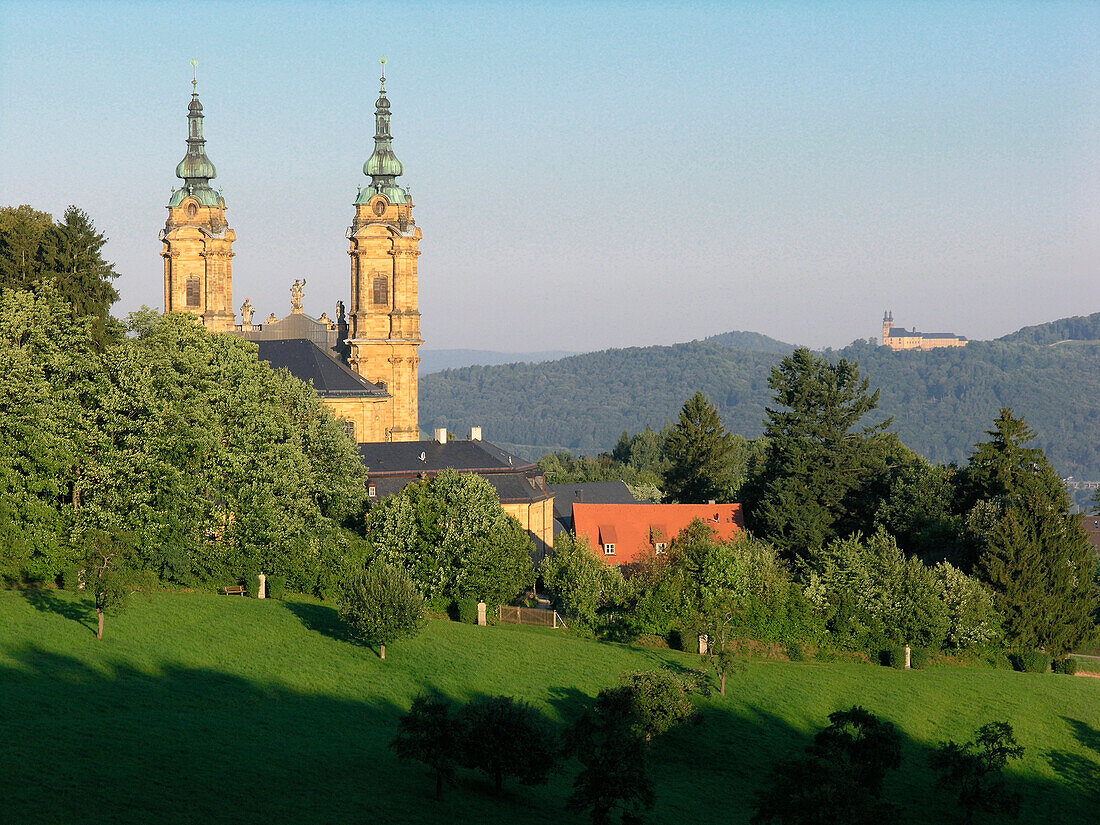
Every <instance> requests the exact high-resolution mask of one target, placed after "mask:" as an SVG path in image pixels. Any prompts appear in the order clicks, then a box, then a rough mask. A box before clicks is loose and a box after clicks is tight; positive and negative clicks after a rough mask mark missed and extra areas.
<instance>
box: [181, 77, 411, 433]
mask: <svg viewBox="0 0 1100 825" xmlns="http://www.w3.org/2000/svg"><path fill="white" fill-rule="evenodd" d="M382 68H383V72H382V78H381V84H382V87H381V90H380V92H379V96H378V100H377V101H376V102H375V113H374V118H375V132H374V152H373V154H371V156H370V158H369V159H368V160H367V162H366V163H365V164H364V165H363V172H364V174H366V175H368V176H369V177H370V184H369V185H368V186H365V187H360V190H359V195H358V197H357V198H356V200H355V214H354V216H353V217H352V222H351V226H350V227H349V228H348V230H347V233H346V237H347V239H348V241H349V242H350V248H349V250H348V255H349V257H350V261H351V301H350V306H349V307H348V308H347V311H345V307H344V305H343V302H338V303H337V306H336V311H335V318H329V317H328V313H322V315H321V317H320V318H312V317H310V316H308V315H306V314H305V310H304V307H303V296H304V291H305V286H306V282H305V281H304V280H296V281H295V282H294V285H293V286H292V288H291V296H292V297H291V313H290V315H288V316H286V317H285V318H283V319H281V320H280V319H277V318H276V317H275V314H274V313H272V314H271V315H270V316H269V317H268V319H267V320H266V321H264V322H263V323H260V324H254V323H253V322H252V321H253V315H254V312H255V310H254V309H253V307H252V305H251V303H250V302H249V301H245V302H244V304H242V305H241V307H240V313H241V322H240V323H237V321H236V314H235V312H234V309H233V256H234V252H233V241H234V240H236V237H237V236H236V233H234V231H233V230H232V229H231V228H230V226H229V223H228V221H227V220H226V214H225V213H226V204H225V198H223V197H222V195H221V193H220V192H217V191H215V190H214V189H213V188H212V187H211V186H210V181H211V180H213V179H214V178H215V177H216V176H217V170H216V169H215V167H214V164H213V163H212V162H211V160H210V158H209V157H207V155H206V139H205V137H204V136H203V117H204V116H203V109H202V103H201V102H200V101H199V94H198V84H197V81H196V80H192V92H191V103H190V105H189V106H188V108H187V124H188V127H187V153H186V154H185V155H184V158H183V160H181V161H180V163H179V165H178V166H177V167H176V177H178V178H180V179H182V181H183V185H182V186H180V187H179V188H178V189H176V190H175V191H173V193H172V196H171V199H170V200H169V201H168V220H167V221H166V222H165V225H164V230H163V231H162V232H161V234H160V240H161V243H162V250H161V257H163V259H164V311H165V312H187V313H191V314H193V315H195V316H197V318H198V319H199V320H200V321H201V322H202V324H203V325H204V326H206V327H207V328H208V329H209V330H211V331H212V332H228V333H231V334H236V335H241V336H243V337H244V338H246V339H248V340H251V341H255V342H256V343H257V344H258V345H259V347H260V357H261V358H262V359H264V360H266V361H268V362H269V363H271V364H272V366H274V367H284V368H286V369H288V370H290V372H291V373H292V374H294V375H295V376H297V377H299V378H302V379H303V380H309V381H312V382H313V385H314V388H315V389H316V390H317V393H318V395H319V396H320V397H321V399H322V401H324V403H325V404H326V405H328V406H329V408H330V409H332V411H333V412H334V413H335V414H336V415H337V416H339V417H341V418H343V419H344V421H345V422H346V423H345V426H346V427H347V429H348V432H349V434H350V435H352V437H353V438H354V439H355V440H356V441H357V442H360V443H366V442H392V441H418V440H419V439H420V427H419V419H418V414H419V409H418V407H419V384H418V365H419V363H420V358H419V356H418V350H419V347H420V345H421V344H422V343H423V341H422V340H421V338H420V312H419V309H418V283H417V257H418V256H419V255H420V251H419V245H420V238H421V232H420V229H419V227H417V225H416V223H415V221H414V220H413V203H412V197H411V196H410V194H409V190H408V189H402V188H401V187H400V186H398V185H397V180H396V179H397V178H398V177H400V176H401V175H402V174H403V173H404V167H403V166H402V164H401V161H399V160H398V159H397V156H396V155H395V154H394V152H393V137H392V135H391V133H390V102H389V100H388V99H387V97H386V75H385V61H383V65H382Z"/></svg>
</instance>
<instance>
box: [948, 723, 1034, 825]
mask: <svg viewBox="0 0 1100 825" xmlns="http://www.w3.org/2000/svg"><path fill="white" fill-rule="evenodd" d="M1023 754H1024V749H1023V748H1022V747H1021V746H1020V745H1019V744H1018V743H1017V742H1016V736H1015V734H1014V733H1013V730H1012V726H1011V725H1010V724H1008V722H990V723H988V724H986V725H982V726H981V727H980V728H978V731H977V736H976V737H975V740H974V741H973V742H966V743H964V744H962V745H960V744H958V743H956V742H953V741H947V742H941V743H940V746H939V748H937V750H936V751H935V753H933V754H932V756H931V758H930V762H931V764H932V767H933V769H935V770H936V771H937V772H938V773H939V779H938V780H937V784H939V786H940V787H942V788H945V789H947V790H949V791H952V792H953V793H955V794H956V795H957V799H958V803H959V807H961V808H962V811H963V814H962V821H963V822H964V823H966V825H970V823H971V822H973V821H974V815H975V814H976V813H978V812H980V811H986V812H988V813H991V814H998V815H1000V816H1007V817H1011V818H1012V819H1016V818H1017V817H1019V815H1020V795H1019V794H1018V793H1013V792H1010V791H1009V790H1008V789H1007V787H1006V786H1005V781H1004V776H1003V773H1002V772H1003V770H1004V767H1005V765H1007V764H1008V760H1009V759H1019V758H1020V757H1022V756H1023Z"/></svg>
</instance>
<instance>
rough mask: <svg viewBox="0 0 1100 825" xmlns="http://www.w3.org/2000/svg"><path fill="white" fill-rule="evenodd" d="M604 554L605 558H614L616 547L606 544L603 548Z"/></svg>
mask: <svg viewBox="0 0 1100 825" xmlns="http://www.w3.org/2000/svg"><path fill="white" fill-rule="evenodd" d="M603 554H604V555H605V556H614V555H615V545H614V544H605V545H604V546H603Z"/></svg>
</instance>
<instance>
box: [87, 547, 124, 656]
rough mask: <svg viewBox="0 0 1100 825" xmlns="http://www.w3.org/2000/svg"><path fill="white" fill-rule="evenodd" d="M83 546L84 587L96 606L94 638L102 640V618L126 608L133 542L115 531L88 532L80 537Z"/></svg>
mask: <svg viewBox="0 0 1100 825" xmlns="http://www.w3.org/2000/svg"><path fill="white" fill-rule="evenodd" d="M83 540H84V546H85V555H84V560H85V568H84V585H85V589H86V590H87V591H88V592H89V593H91V595H92V599H93V601H94V602H95V612H96V617H97V618H98V620H99V626H98V628H97V629H96V634H95V637H96V638H97V639H102V638H103V614H104V613H106V612H107V611H108V610H113V611H118V610H122V609H123V608H124V607H125V606H126V602H127V601H128V600H129V597H130V580H131V578H132V575H133V574H132V570H131V568H130V566H129V558H128V556H129V554H130V551H131V543H132V538H131V537H129V536H125V535H123V534H122V533H120V532H118V531H108V530H98V529H89V530H86V531H85V533H84V536H83Z"/></svg>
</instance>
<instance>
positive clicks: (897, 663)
mask: <svg viewBox="0 0 1100 825" xmlns="http://www.w3.org/2000/svg"><path fill="white" fill-rule="evenodd" d="M880 659H881V661H882V663H883V664H884V665H886V667H892V668H895V669H897V670H905V647H904V646H902V645H897V646H895V647H890V648H887V649H886V650H884V651H882V655H881V657H880Z"/></svg>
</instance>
